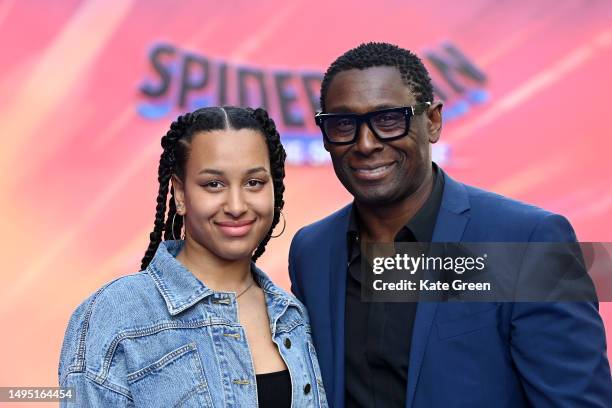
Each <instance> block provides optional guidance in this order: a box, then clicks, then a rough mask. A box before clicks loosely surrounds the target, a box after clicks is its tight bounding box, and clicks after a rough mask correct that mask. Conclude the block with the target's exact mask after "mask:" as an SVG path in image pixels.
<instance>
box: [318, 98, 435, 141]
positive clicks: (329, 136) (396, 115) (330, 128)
mask: <svg viewBox="0 0 612 408" xmlns="http://www.w3.org/2000/svg"><path fill="white" fill-rule="evenodd" d="M430 105H431V102H423V103H419V104H416V105H414V106H402V107H398V108H388V109H381V110H377V111H373V112H368V113H364V114H361V115H360V114H357V113H321V112H319V113H317V114H316V115H315V122H316V124H317V126H319V127H320V128H321V132H322V133H323V137H324V138H325V140H326V141H327V142H328V143H330V144H334V145H348V144H351V143H355V142H356V141H357V134H358V133H359V127H360V126H361V124H362V123H363V122H365V123H367V124H368V127H369V128H370V130H371V131H372V133H374V135H375V136H376V137H377V138H378V139H379V140H382V141H384V142H390V141H392V140H396V139H399V138H401V137H404V136H406V135H407V134H408V130H409V129H410V118H411V117H413V116H415V115H420V114H421V113H423V112H425V111H426V110H427V108H428V107H429V106H430Z"/></svg>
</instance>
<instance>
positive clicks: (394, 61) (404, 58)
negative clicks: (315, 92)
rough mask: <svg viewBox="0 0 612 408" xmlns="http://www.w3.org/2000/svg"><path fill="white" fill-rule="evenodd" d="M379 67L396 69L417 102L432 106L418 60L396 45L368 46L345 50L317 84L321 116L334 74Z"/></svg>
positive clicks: (428, 80)
mask: <svg viewBox="0 0 612 408" xmlns="http://www.w3.org/2000/svg"><path fill="white" fill-rule="evenodd" d="M381 66H389V67H395V68H397V69H398V70H399V72H400V74H401V76H402V80H403V81H404V83H405V84H406V85H407V86H408V87H409V88H410V90H411V91H412V93H414V95H415V96H416V99H417V102H433V86H432V85H431V78H430V77H429V73H428V72H427V69H426V68H425V66H424V65H423V62H422V61H421V59H420V58H419V57H417V56H416V55H415V54H413V53H412V52H410V51H408V50H406V49H403V48H400V47H398V46H397V45H393V44H387V43H377V42H369V43H365V44H361V45H359V46H358V47H356V48H353V49H351V50H348V51H347V52H345V53H344V54H342V55H341V56H340V57H338V58H337V59H336V60H335V61H334V62H333V63H332V64H331V65H330V66H329V68H328V69H327V72H325V75H324V76H323V81H322V82H321V110H322V111H323V112H325V95H327V90H328V89H329V85H330V83H331V81H332V79H333V78H334V77H335V76H336V74H338V73H340V72H343V71H348V70H349V69H366V68H371V67H381Z"/></svg>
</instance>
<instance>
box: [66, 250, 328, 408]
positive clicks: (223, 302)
mask: <svg viewBox="0 0 612 408" xmlns="http://www.w3.org/2000/svg"><path fill="white" fill-rule="evenodd" d="M182 245H183V241H164V242H162V243H161V244H160V245H159V248H158V249H157V252H156V253H155V257H154V258H153V260H152V261H151V263H150V264H149V266H148V267H147V268H146V269H145V270H144V271H141V272H139V273H136V274H133V275H128V276H124V277H121V278H118V279H116V280H114V281H112V282H110V283H108V284H107V285H105V286H104V287H102V288H101V289H100V290H98V291H97V292H96V293H95V294H94V295H92V296H91V297H90V298H88V299H87V300H85V302H83V303H82V304H81V305H80V306H79V307H78V308H77V309H76V311H75V312H74V314H73V315H72V317H71V319H70V322H69V324H68V329H67V330H66V336H65V338H64V344H63V346H62V351H61V357H60V364H59V382H60V385H61V386H63V387H74V395H75V399H74V402H63V403H62V406H78V407H164V408H165V407H256V406H257V384H256V378H255V370H254V367H253V362H252V359H251V353H250V351H249V347H248V344H247V339H246V337H245V331H244V328H243V327H242V326H241V325H240V323H239V321H238V305H237V302H236V295H235V293H233V292H215V291H213V290H212V289H209V288H208V287H206V286H205V285H204V284H203V283H202V282H201V281H199V280H198V279H197V278H196V277H195V276H194V275H193V274H192V273H191V272H189V271H188V270H187V269H186V268H185V267H183V266H182V265H181V264H180V263H179V262H178V261H177V260H176V259H175V256H176V254H178V252H179V250H180V249H181V247H182ZM252 269H253V275H254V277H255V279H256V281H257V283H258V284H259V285H260V286H261V288H262V289H263V291H264V294H265V299H266V306H267V309H268V316H269V320H270V330H271V333H272V340H273V341H274V343H275V344H276V346H277V347H278V350H279V352H280V355H281V357H282V358H283V360H284V361H285V363H286V365H287V367H288V369H289V374H290V377H291V389H292V391H291V395H292V407H327V401H326V398H325V391H324V390H323V382H322V380H321V372H320V370H319V364H318V362H317V356H316V353H315V350H314V347H313V345H312V340H311V336H310V324H309V320H308V315H307V313H306V309H305V307H304V306H303V305H302V304H301V303H300V302H299V301H298V300H297V299H295V298H294V297H293V296H292V295H290V294H288V293H286V292H285V291H283V290H282V289H280V288H278V287H277V286H276V285H274V283H272V281H271V280H270V279H269V278H268V277H267V276H266V275H265V274H264V273H263V272H262V271H261V270H259V269H258V268H257V267H255V265H253V266H252Z"/></svg>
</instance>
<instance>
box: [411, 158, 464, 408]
mask: <svg viewBox="0 0 612 408" xmlns="http://www.w3.org/2000/svg"><path fill="white" fill-rule="evenodd" d="M440 173H441V175H443V176H444V193H443V194H442V203H441V204H440V211H439V213H438V218H437V220H436V226H435V228H434V234H433V238H432V242H458V241H461V238H462V236H463V232H464V230H465V227H466V225H467V222H468V220H469V209H470V204H469V199H468V195H467V191H466V190H465V187H464V186H463V185H462V184H460V183H458V182H456V181H455V180H453V179H451V178H450V177H448V176H447V175H446V173H444V172H443V171H442V169H440ZM437 307H438V302H420V303H419V304H418V305H417V311H416V316H415V320H414V328H413V331H412V345H411V348H410V360H409V363H408V386H407V389H406V407H407V408H412V406H413V403H414V396H415V391H416V386H417V383H418V379H419V373H420V371H421V365H422V363H423V356H424V354H425V349H426V347H427V341H428V339H429V335H430V333H431V328H432V325H433V320H434V317H435V315H436V309H437Z"/></svg>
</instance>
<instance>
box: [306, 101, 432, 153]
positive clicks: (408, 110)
mask: <svg viewBox="0 0 612 408" xmlns="http://www.w3.org/2000/svg"><path fill="white" fill-rule="evenodd" d="M430 106H431V102H421V103H417V104H416V105H413V106H398V107H395V108H385V109H380V110H376V111H372V112H366V113H361V114H359V113H323V112H317V113H316V115H315V123H316V124H317V126H319V128H320V129H321V133H322V134H323V138H324V139H325V141H326V142H327V143H329V144H332V145H336V146H343V145H344V146H345V145H350V144H353V143H355V142H356V141H357V138H358V136H359V129H360V128H361V124H362V123H364V122H365V123H366V124H367V125H368V128H370V130H371V131H372V134H374V136H375V137H376V138H377V139H378V140H380V141H382V142H391V141H393V140H397V139H401V138H402V137H404V136H406V135H407V134H408V132H409V131H410V118H412V117H413V116H416V115H420V114H422V113H424V112H425V111H426V110H427V108H428V107H430ZM397 111H401V112H403V113H404V118H405V120H406V129H405V131H404V133H402V134H401V135H398V136H393V137H381V136H380V135H379V134H378V133H377V132H376V130H375V129H374V126H372V123H371V121H370V119H371V118H372V117H373V116H376V115H380V114H383V113H387V112H397ZM334 117H350V118H353V119H355V121H356V122H357V126H356V127H355V134H354V135H353V139H351V140H348V141H343V142H336V141H333V140H331V139H330V138H329V136H328V135H327V132H326V131H325V126H324V124H323V122H324V121H325V118H334Z"/></svg>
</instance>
